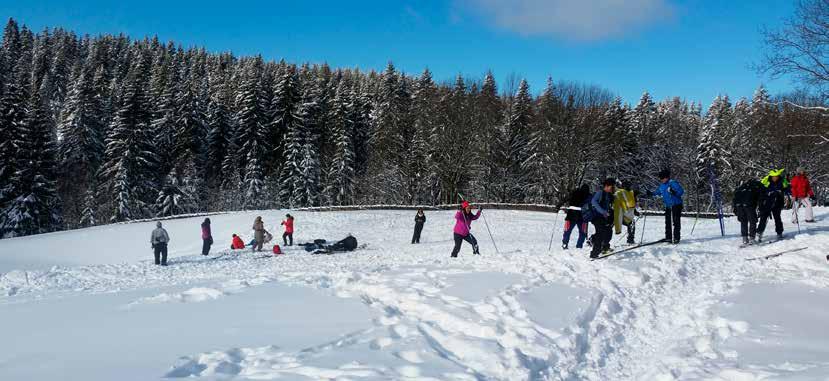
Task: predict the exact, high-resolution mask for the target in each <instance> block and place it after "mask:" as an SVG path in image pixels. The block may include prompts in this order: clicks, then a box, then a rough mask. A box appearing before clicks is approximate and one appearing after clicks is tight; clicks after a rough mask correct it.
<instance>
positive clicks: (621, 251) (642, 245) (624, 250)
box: [590, 239, 668, 261]
mask: <svg viewBox="0 0 829 381" xmlns="http://www.w3.org/2000/svg"><path fill="white" fill-rule="evenodd" d="M665 242H668V241H666V240H664V239H660V240H658V241H653V242H648V243H643V244H640V245H636V246H631V247H628V248H625V249H622V250H616V251H614V252H611V253H608V254H602V255H599V256H598V257H596V258H590V260H591V261H595V260H599V259H605V258H607V257H610V256H614V255H616V254H619V253H624V252H626V251H631V250H636V249H638V248H640V247H645V246H651V245H656V244H659V243H665Z"/></svg>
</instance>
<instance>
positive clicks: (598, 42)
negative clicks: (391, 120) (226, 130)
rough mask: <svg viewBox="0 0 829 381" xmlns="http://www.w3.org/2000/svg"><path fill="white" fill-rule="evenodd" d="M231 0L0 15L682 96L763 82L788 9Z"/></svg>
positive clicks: (588, 0) (53, 4)
mask: <svg viewBox="0 0 829 381" xmlns="http://www.w3.org/2000/svg"><path fill="white" fill-rule="evenodd" d="M349 3H350V2H346V1H316V2H310V1H247V0H236V1H232V2H227V1H223V2H219V3H217V4H216V5H214V4H212V3H211V2H206V1H199V2H191V1H175V0H166V1H159V0H144V1H140V2H139V1H127V0H124V1H104V0H76V1H72V2H67V1H65V0H42V1H39V0H33V1H25V2H24V1H20V0H0V16H3V17H14V18H15V19H17V20H18V21H19V22H21V23H24V24H26V25H28V26H29V27H30V28H32V29H35V30H41V29H42V28H44V27H46V26H62V27H65V28H67V29H71V30H74V31H76V32H78V33H81V34H83V33H89V34H98V33H119V32H123V33H125V34H128V35H130V36H132V37H143V36H145V35H154V34H155V35H158V36H159V37H160V38H161V39H162V40H169V39H172V40H175V41H177V42H180V43H182V44H183V45H185V46H191V45H197V46H205V47H206V48H207V49H208V50H211V51H228V50H229V51H232V52H234V53H236V54H238V55H249V54H262V55H263V56H264V57H265V58H271V59H280V58H285V59H286V60H288V61H295V62H300V61H311V62H328V63H329V64H330V65H332V66H335V67H360V68H363V69H370V68H374V69H382V68H383V67H384V66H385V64H386V62H388V61H389V60H392V61H393V62H394V63H395V64H396V65H397V66H398V67H399V68H400V69H402V70H404V71H406V72H407V73H420V72H421V71H422V70H423V69H424V68H425V67H428V68H429V69H430V70H432V72H433V73H434V77H435V78H436V79H437V80H451V79H452V78H453V77H454V76H456V75H457V74H458V73H461V74H463V75H465V76H474V77H480V76H482V75H483V73H485V72H486V71H487V70H488V69H491V70H492V71H493V73H494V74H495V76H496V78H497V79H498V80H499V81H501V80H504V79H505V78H506V77H507V76H508V75H510V74H516V75H518V76H520V77H525V78H527V80H529V82H530V85H531V86H532V89H533V91H534V92H538V91H540V89H541V87H542V86H543V85H544V82H545V79H546V77H547V76H548V75H549V76H552V77H553V78H554V79H556V80H558V79H565V80H573V81H580V82H586V83H592V84H596V85H600V86H602V87H605V88H607V89H609V90H611V91H613V92H615V93H617V94H619V95H621V96H622V97H623V98H624V99H625V100H626V101H628V102H631V103H635V102H636V101H637V100H638V98H639V96H640V95H641V94H642V92H643V91H644V90H648V91H650V92H651V94H653V96H654V97H656V98H657V99H662V98H665V97H669V96H681V97H683V98H687V99H689V100H695V101H701V102H702V103H703V104H706V105H707V104H709V103H710V102H711V100H712V99H713V98H714V97H715V96H716V95H717V94H720V93H727V94H729V95H730V96H731V97H732V98H739V97H742V96H747V97H750V96H751V94H752V93H753V91H754V89H755V88H756V87H757V86H758V85H759V84H760V83H764V84H766V86H767V87H768V88H769V89H770V90H771V91H772V93H776V92H784V91H789V90H790V89H791V85H790V83H789V82H788V81H787V80H776V81H770V80H769V79H768V78H761V77H759V76H758V75H757V74H756V73H755V72H754V71H752V70H751V69H750V68H749V67H748V65H750V64H751V63H752V62H754V61H755V60H757V59H758V58H759V56H760V54H761V47H762V46H761V36H760V33H759V30H760V27H761V26H762V25H767V26H770V27H775V26H778V25H780V23H781V20H782V18H784V17H786V16H788V15H790V14H791V13H792V10H793V5H792V4H791V2H789V1H782V0H781V1H747V0H746V1H744V0H732V1H715V0H578V1H572V0H512V1H503V0H448V1H434V0H421V1H400V2H397V1H393V0H387V1H380V0H368V1H359V2H354V3H355V4H349Z"/></svg>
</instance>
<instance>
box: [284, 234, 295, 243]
mask: <svg viewBox="0 0 829 381" xmlns="http://www.w3.org/2000/svg"><path fill="white" fill-rule="evenodd" d="M288 242H290V244H288ZM282 243H284V244H285V246H293V245H294V233H288V232H285V233H282Z"/></svg>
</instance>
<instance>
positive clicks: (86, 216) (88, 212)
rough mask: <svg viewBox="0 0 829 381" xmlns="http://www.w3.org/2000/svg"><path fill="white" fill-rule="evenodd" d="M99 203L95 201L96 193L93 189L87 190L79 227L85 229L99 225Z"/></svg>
mask: <svg viewBox="0 0 829 381" xmlns="http://www.w3.org/2000/svg"><path fill="white" fill-rule="evenodd" d="M97 205H98V204H97V202H96V201H95V192H93V191H92V189H91V188H90V189H87V191H86V195H84V201H83V210H82V211H81V218H80V220H79V221H78V226H79V227H82V228H85V227H90V226H95V225H97V224H98V219H97V218H96V217H95V216H96V209H97Z"/></svg>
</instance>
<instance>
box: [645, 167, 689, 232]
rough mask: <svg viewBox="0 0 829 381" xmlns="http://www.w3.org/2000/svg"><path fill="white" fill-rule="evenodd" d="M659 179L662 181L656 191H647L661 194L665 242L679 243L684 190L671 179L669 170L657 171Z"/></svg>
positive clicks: (653, 194)
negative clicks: (663, 205)
mask: <svg viewBox="0 0 829 381" xmlns="http://www.w3.org/2000/svg"><path fill="white" fill-rule="evenodd" d="M658 177H659V181H660V182H661V183H662V184H660V185H659V188H657V190H656V192H648V193H650V194H651V195H652V196H661V197H662V201H663V202H664V203H665V242H670V243H675V244H676V243H679V239H680V238H681V231H682V223H681V220H680V219H681V218H682V195H683V194H685V190H684V189H682V186H681V185H679V183H678V182H677V181H676V180H673V179H671V171H669V170H667V169H663V170H662V171H659V175H658Z"/></svg>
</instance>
